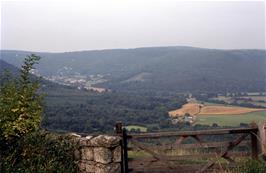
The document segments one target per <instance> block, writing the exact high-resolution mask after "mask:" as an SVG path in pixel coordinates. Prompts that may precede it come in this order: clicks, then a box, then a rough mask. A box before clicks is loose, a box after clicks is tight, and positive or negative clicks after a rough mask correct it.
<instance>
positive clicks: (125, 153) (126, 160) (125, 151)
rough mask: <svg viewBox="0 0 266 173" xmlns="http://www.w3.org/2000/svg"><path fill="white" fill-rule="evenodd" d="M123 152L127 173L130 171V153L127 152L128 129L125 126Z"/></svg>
mask: <svg viewBox="0 0 266 173" xmlns="http://www.w3.org/2000/svg"><path fill="white" fill-rule="evenodd" d="M123 152H124V156H123V157H124V168H125V173H128V153H127V130H126V128H123Z"/></svg>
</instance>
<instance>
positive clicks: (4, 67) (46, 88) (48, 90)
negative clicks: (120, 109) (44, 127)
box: [0, 59, 88, 96]
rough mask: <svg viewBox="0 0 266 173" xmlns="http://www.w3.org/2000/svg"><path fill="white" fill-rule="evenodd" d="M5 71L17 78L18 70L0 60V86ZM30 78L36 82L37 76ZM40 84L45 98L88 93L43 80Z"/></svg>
mask: <svg viewBox="0 0 266 173" xmlns="http://www.w3.org/2000/svg"><path fill="white" fill-rule="evenodd" d="M5 71H8V72H11V74H12V76H13V77H18V75H19V71H20V69H19V68H18V67H15V66H14V65H11V64H9V63H7V62H5V61H3V60H1V59H0V85H1V84H2V82H3V81H4V78H5V75H4V73H5ZM31 78H32V79H33V80H37V76H35V75H31ZM40 84H41V90H42V91H43V92H45V94H46V95H47V96H53V95H58V93H61V95H62V94H68V93H74V94H80V95H82V94H83V95H84V93H88V92H85V91H79V90H77V89H75V88H73V87H69V86H64V85H60V84H57V83H54V82H51V81H48V80H45V79H43V78H41V79H40Z"/></svg>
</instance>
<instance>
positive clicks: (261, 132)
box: [258, 121, 266, 154]
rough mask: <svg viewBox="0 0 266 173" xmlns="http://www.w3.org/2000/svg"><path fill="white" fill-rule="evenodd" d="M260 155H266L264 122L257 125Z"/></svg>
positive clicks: (265, 126)
mask: <svg viewBox="0 0 266 173" xmlns="http://www.w3.org/2000/svg"><path fill="white" fill-rule="evenodd" d="M258 130H259V139H260V141H259V142H260V146H259V147H260V154H266V121H262V122H259V123H258Z"/></svg>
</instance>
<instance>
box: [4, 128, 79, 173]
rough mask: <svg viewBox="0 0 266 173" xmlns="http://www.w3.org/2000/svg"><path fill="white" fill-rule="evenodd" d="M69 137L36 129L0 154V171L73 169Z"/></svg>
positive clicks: (66, 172) (63, 171)
mask: <svg viewBox="0 0 266 173" xmlns="http://www.w3.org/2000/svg"><path fill="white" fill-rule="evenodd" d="M74 149H75V144H74V142H73V140H72V139H70V137H68V136H65V135H58V134H52V133H49V132H46V131H37V132H33V133H30V134H27V135H25V136H23V137H21V138H20V139H19V140H16V141H15V142H14V143H12V145H10V146H9V147H8V148H7V149H6V150H5V151H3V152H2V153H1V158H0V168H1V169H0V170H1V171H0V172H5V173H30V172H34V173H72V172H75V170H76V165H75V162H74V156H73V151H74Z"/></svg>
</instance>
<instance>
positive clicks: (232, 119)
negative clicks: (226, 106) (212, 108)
mask: <svg viewBox="0 0 266 173" xmlns="http://www.w3.org/2000/svg"><path fill="white" fill-rule="evenodd" d="M263 120H264V121H266V111H258V112H249V113H245V114H241V115H230V114H228V115H219V116H217V115H215V114H214V115H199V116H197V121H196V124H204V125H212V124H214V123H216V124H218V125H219V126H239V124H240V123H246V124H248V123H251V122H259V121H263Z"/></svg>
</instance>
